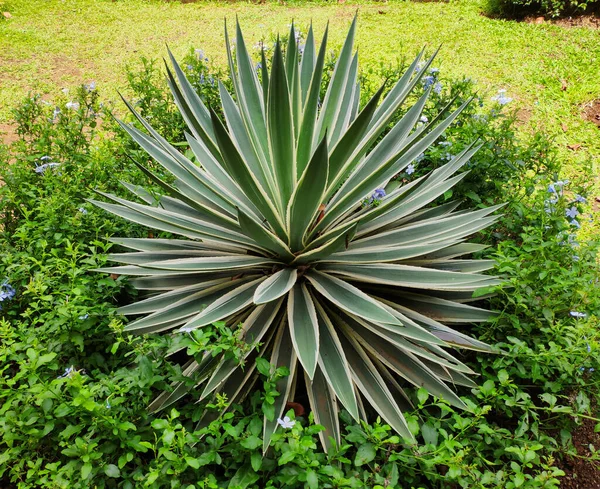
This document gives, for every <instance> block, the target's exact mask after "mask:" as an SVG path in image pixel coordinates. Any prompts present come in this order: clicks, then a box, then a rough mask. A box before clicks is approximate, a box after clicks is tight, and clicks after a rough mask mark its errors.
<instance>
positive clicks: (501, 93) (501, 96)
mask: <svg viewBox="0 0 600 489" xmlns="http://www.w3.org/2000/svg"><path fill="white" fill-rule="evenodd" d="M492 100H494V101H496V102H498V103H499V104H500V105H506V104H508V103H509V102H512V100H513V99H512V98H510V97H507V96H506V90H505V89H504V88H503V89H501V90H498V95H494V96H493V97H492Z"/></svg>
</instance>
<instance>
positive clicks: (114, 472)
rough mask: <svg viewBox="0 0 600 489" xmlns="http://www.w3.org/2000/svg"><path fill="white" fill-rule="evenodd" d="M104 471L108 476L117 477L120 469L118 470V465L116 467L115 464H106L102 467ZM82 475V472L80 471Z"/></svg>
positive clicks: (119, 474)
mask: <svg viewBox="0 0 600 489" xmlns="http://www.w3.org/2000/svg"><path fill="white" fill-rule="evenodd" d="M104 473H105V474H106V475H107V476H108V477H113V478H115V479H116V478H117V477H120V476H121V471H120V470H119V467H117V466H116V465H115V464H108V465H106V466H105V467H104ZM82 475H83V472H82Z"/></svg>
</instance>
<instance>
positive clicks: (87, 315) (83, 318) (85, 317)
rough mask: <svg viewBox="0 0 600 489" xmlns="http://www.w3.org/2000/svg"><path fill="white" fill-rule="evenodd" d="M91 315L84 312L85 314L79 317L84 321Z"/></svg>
mask: <svg viewBox="0 0 600 489" xmlns="http://www.w3.org/2000/svg"><path fill="white" fill-rule="evenodd" d="M89 317H90V315H89V314H84V315H83V316H79V319H81V320H82V321H84V320H85V319H87V318H89Z"/></svg>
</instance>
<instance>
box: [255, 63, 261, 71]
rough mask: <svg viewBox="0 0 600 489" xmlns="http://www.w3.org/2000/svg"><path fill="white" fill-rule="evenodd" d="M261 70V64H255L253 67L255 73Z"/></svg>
mask: <svg viewBox="0 0 600 489" xmlns="http://www.w3.org/2000/svg"><path fill="white" fill-rule="evenodd" d="M261 68H262V63H256V66H255V67H254V69H255V70H256V71H258V70H260V69H261Z"/></svg>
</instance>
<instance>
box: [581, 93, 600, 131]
mask: <svg viewBox="0 0 600 489" xmlns="http://www.w3.org/2000/svg"><path fill="white" fill-rule="evenodd" d="M583 118H584V119H585V120H586V121H590V122H593V123H594V124H596V126H597V127H598V128H600V99H596V100H592V101H591V102H588V103H587V104H584V106H583Z"/></svg>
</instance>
